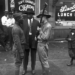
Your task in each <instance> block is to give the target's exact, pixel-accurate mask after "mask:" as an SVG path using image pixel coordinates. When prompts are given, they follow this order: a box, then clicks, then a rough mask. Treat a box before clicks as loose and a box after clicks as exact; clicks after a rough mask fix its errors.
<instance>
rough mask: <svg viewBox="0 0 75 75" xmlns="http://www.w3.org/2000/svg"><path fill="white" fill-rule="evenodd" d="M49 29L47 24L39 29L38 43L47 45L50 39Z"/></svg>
mask: <svg viewBox="0 0 75 75" xmlns="http://www.w3.org/2000/svg"><path fill="white" fill-rule="evenodd" d="M51 29H52V26H51V24H50V23H48V22H47V23H45V24H44V25H42V26H41V29H40V34H39V36H38V39H39V41H42V42H44V43H47V42H48V41H49V39H50V34H51Z"/></svg>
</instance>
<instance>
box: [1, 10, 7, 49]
mask: <svg viewBox="0 0 75 75" xmlns="http://www.w3.org/2000/svg"><path fill="white" fill-rule="evenodd" d="M7 19H8V11H4V15H3V16H2V18H1V24H2V28H3V34H4V41H3V42H4V43H3V46H4V48H5V50H6V44H7V42H8V28H7Z"/></svg>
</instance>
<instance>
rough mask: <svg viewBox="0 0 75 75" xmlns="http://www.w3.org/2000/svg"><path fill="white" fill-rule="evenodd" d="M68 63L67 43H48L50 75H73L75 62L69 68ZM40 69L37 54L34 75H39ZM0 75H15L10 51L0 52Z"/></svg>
mask: <svg viewBox="0 0 75 75" xmlns="http://www.w3.org/2000/svg"><path fill="white" fill-rule="evenodd" d="M30 60H31V58H29V64H28V73H27V74H26V75H31V62H30ZM69 61H70V57H69V56H68V49H67V43H63V42H50V43H49V65H50V70H51V74H50V75H75V61H74V65H73V66H71V67H69V66H67V64H68V63H69ZM22 70H23V67H22V66H21V69H20V75H22ZM41 74H42V68H41V64H40V62H39V58H38V54H37V61H36V74H35V75H41ZM0 75H15V65H14V57H13V55H12V53H11V51H9V52H8V51H7V52H0Z"/></svg>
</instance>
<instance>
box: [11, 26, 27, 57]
mask: <svg viewBox="0 0 75 75" xmlns="http://www.w3.org/2000/svg"><path fill="white" fill-rule="evenodd" d="M12 36H13V42H14V45H13V51H14V53H15V55H18V56H24V50H23V48H24V47H23V45H24V44H25V43H26V41H25V36H24V33H23V30H22V29H21V28H20V27H19V26H17V25H14V26H13V28H12Z"/></svg>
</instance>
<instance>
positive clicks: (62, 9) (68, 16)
mask: <svg viewBox="0 0 75 75" xmlns="http://www.w3.org/2000/svg"><path fill="white" fill-rule="evenodd" d="M55 20H56V21H59V20H60V21H61V22H62V23H64V24H65V25H68V24H69V25H73V24H75V22H74V21H75V3H74V2H63V4H60V6H59V5H58V6H56V12H55Z"/></svg>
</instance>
